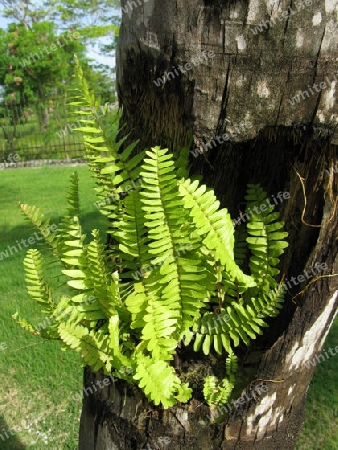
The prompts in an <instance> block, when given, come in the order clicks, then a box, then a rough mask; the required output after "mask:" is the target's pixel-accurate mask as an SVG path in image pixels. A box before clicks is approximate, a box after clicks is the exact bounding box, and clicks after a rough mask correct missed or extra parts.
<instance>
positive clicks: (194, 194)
mask: <svg viewBox="0 0 338 450" xmlns="http://www.w3.org/2000/svg"><path fill="white" fill-rule="evenodd" d="M179 188H180V193H181V195H182V197H183V198H184V207H185V208H186V209H189V210H190V214H191V216H192V218H193V221H194V223H195V226H196V233H198V235H199V236H201V237H203V244H204V245H205V246H206V247H207V248H208V249H209V250H210V251H212V252H213V253H214V254H215V258H216V259H218V260H219V261H220V263H221V265H223V266H225V267H226V271H228V272H229V273H230V274H231V277H232V278H237V280H238V281H240V282H243V283H245V284H246V286H247V287H249V286H255V284H256V283H255V282H254V280H253V278H252V277H250V276H248V275H246V274H244V273H243V272H242V270H241V269H240V268H239V267H238V265H237V264H236V263H235V261H234V236H233V235H234V227H233V223H232V221H231V218H230V215H229V213H228V211H227V210H226V209H219V205H220V203H219V201H218V200H217V199H216V197H215V195H214V193H213V191H212V190H211V189H208V188H207V187H206V186H205V185H200V184H199V182H198V181H197V180H195V181H193V182H191V181H190V180H189V179H187V180H181V181H180V182H179Z"/></svg>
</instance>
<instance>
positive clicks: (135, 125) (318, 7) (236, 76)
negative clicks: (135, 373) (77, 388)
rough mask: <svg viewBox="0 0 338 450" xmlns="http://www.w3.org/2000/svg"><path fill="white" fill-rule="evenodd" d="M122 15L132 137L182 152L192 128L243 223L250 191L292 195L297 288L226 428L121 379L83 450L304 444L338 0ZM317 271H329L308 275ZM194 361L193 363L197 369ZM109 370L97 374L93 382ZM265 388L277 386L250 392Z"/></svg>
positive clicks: (323, 312) (197, 168) (337, 56)
mask: <svg viewBox="0 0 338 450" xmlns="http://www.w3.org/2000/svg"><path fill="white" fill-rule="evenodd" d="M122 7H123V8H124V13H123V21H122V26H121V32H120V37H119V45H118V75H117V82H118V93H119V99H120V104H121V106H123V108H124V109H123V111H124V112H123V119H124V121H125V122H126V123H127V128H128V130H129V131H130V139H135V138H137V139H140V140H141V145H142V146H144V147H149V146H154V145H162V146H165V147H169V148H170V149H171V150H172V151H173V152H176V151H179V148H180V147H182V146H183V145H185V144H186V143H187V142H188V141H189V134H190V133H191V132H192V134H193V145H192V147H191V149H192V151H194V150H195V153H196V149H200V150H201V152H200V153H202V150H203V149H204V152H203V154H199V152H198V151H197V153H196V157H194V156H193V154H192V155H191V162H192V171H193V173H200V174H201V175H202V176H203V181H204V182H205V183H206V184H207V185H210V186H213V187H214V188H215V191H216V194H217V196H218V197H219V198H220V200H221V202H222V204H223V205H224V206H226V207H227V208H228V209H229V211H230V213H231V215H232V217H233V218H236V217H238V216H239V214H240V212H241V211H243V199H244V195H245V190H246V185H247V183H261V185H262V186H263V187H264V189H265V190H266V191H267V192H268V194H269V195H270V196H272V195H274V196H275V195H276V194H277V193H278V192H288V193H289V194H290V198H289V199H288V200H285V201H283V203H281V204H280V211H281V213H282V216H283V219H284V220H285V222H286V229H287V231H288V232H289V247H288V249H287V252H286V254H285V257H284V258H283V260H282V262H281V267H280V269H281V273H282V274H284V275H285V277H286V279H287V280H289V281H290V284H289V287H290V289H289V293H288V295H287V297H286V300H285V306H284V309H283V311H282V312H281V314H280V315H279V316H278V317H277V318H276V319H274V320H271V321H270V322H269V325H270V327H269V328H268V329H266V331H265V333H264V335H263V336H262V337H260V338H259V339H257V340H256V341H254V342H253V343H252V344H251V345H250V347H249V348H242V347H240V348H238V354H239V357H240V372H239V386H238V389H237V398H238V397H240V396H245V395H246V398H247V399H250V400H248V401H246V402H245V403H243V404H239V403H237V404H236V407H233V408H232V409H231V411H230V412H229V413H228V414H225V417H224V420H223V421H222V423H220V424H212V425H210V423H209V422H208V420H207V415H208V414H210V411H209V408H208V407H207V406H206V405H205V404H203V402H202V400H201V398H200V397H199V396H198V395H197V396H196V398H194V399H193V400H192V401H191V402H190V403H189V404H187V405H178V406H177V407H175V408H171V409H170V410H166V411H163V410H161V409H160V408H156V407H154V406H152V405H149V404H148V402H147V401H146V399H145V398H144V396H143V395H142V394H141V393H140V392H139V391H138V390H136V389H134V388H131V387H128V386H126V385H124V384H123V383H121V382H119V381H117V382H115V383H114V385H112V386H110V387H109V388H107V389H106V390H105V391H100V392H98V393H95V394H93V395H91V396H89V397H86V398H85V399H84V402H83V412H82V418H81V430H80V445H79V448H80V449H81V450H92V449H95V450H103V449H116V450H130V449H135V450H139V449H148V450H150V449H152V450H155V449H169V448H170V449H171V450H174V449H175V450H176V449H177V450H183V449H185V450H187V449H189V450H190V449H192V450H206V449H208V450H209V449H210V450H211V449H213V450H216V449H217V450H218V449H260V450H265V449H268V450H271V449H281V450H282V449H283V450H288V449H293V448H295V443H296V439H297V436H298V435H299V432H300V431H301V428H302V425H303V423H304V419H305V402H306V392H307V389H308V386H309V383H310V381H311V378H312V375H313V371H314V367H311V368H310V369H308V368H307V367H306V365H305V362H307V361H309V360H312V359H313V358H315V357H316V356H317V355H319V354H320V352H321V350H322V348H323V344H324V341H325V338H326V336H327V334H328V332H329V329H330V326H331V324H332V321H333V319H334V316H335V314H336V310H337V304H338V278H337V277H335V276H334V274H337V273H338V245H337V240H338V220H337V219H338V205H337V191H338V173H336V172H335V170H334V168H335V167H336V164H337V162H338V150H337V146H336V145H335V144H338V140H337V135H336V131H335V127H336V123H337V113H338V107H337V101H336V98H337V89H338V49H337V44H338V25H337V16H338V1H336V0H332V1H330V0H326V1H325V2H324V1H322V0H320V1H303V2H293V1H290V2H287V1H274V0H270V1H258V0H247V1H246V0H244V1H243V0H241V1H240V0H232V1H228V0H226V1H221V0H214V1H213V0H209V1H207V0H205V1H202V0H176V1H174V0H148V1H145V0H137V1H133V2H131V1H128V2H127V1H125V0H122ZM268 21H269V22H268ZM264 24H265V25H264ZM257 26H260V27H261V31H259V30H258V29H257V28H256V27H257ZM257 30H258V31H257ZM255 31H257V32H256V34H255ZM209 52H213V53H214V56H213V57H212V56H211V55H212V54H211V53H209ZM203 55H204V56H203ZM205 55H207V57H206V56H205ZM186 64H190V66H191V68H190V69H189V70H186V68H188V67H189V66H186ZM175 70H176V72H175ZM170 72H172V73H173V74H174V75H175V76H172V75H169V73H170ZM166 73H167V75H166ZM163 76H164V77H165V78H164V79H163V78H162V80H163V82H159V81H158V78H160V77H163ZM154 81H156V82H157V84H159V85H158V86H157V85H156V83H155V82H154ZM320 83H324V84H325V86H324V84H322V85H321V84H320ZM315 86H317V88H316V87H315ZM297 95H300V97H299V101H298V100H297V99H294V97H295V96H297ZM292 101H293V105H292ZM224 135H226V136H225V137H224V139H223V138H222V139H221V138H220V137H221V136H224ZM217 137H218V139H217ZM214 143H216V144H214ZM203 144H204V145H203ZM207 144H209V145H207ZM316 263H317V264H323V266H322V267H324V268H323V269H319V270H318V271H317V272H316V274H314V271H312V276H311V279H310V278H309V277H306V276H303V279H300V280H302V281H299V279H298V277H299V276H300V275H304V274H305V272H304V271H306V273H307V274H309V273H310V272H311V267H314V266H315V264H316ZM317 267H319V266H318V265H317ZM292 277H295V278H294V279H295V280H296V282H292V281H291V280H292ZM188 356H189V358H190V359H189V358H188ZM188 356H187V358H186V361H183V367H187V366H188V365H189V364H190V365H192V364H194V361H192V360H191V358H192V356H191V354H189V355H188ZM183 359H184V358H183ZM204 363H205V361H204ZM207 363H208V362H206V364H207ZM184 364H186V366H184ZM182 370H184V369H182ZM101 376H102V375H100V374H96V375H95V374H93V373H92V372H91V371H90V369H88V368H87V369H86V371H85V384H86V385H88V384H89V383H90V382H91V381H93V380H94V379H95V377H101ZM257 384H263V385H264V386H265V387H266V389H267V392H265V393H262V394H261V395H259V396H253V395H252V392H253V389H255V386H257Z"/></svg>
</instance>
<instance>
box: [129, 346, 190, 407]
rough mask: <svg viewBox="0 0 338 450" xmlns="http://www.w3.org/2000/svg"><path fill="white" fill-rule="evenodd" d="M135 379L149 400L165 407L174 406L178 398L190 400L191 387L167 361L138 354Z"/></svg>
mask: <svg viewBox="0 0 338 450" xmlns="http://www.w3.org/2000/svg"><path fill="white" fill-rule="evenodd" d="M133 378H134V380H136V381H137V382H138V385H139V387H140V388H141V389H142V390H143V391H144V393H145V394H146V396H147V397H148V398H149V400H151V401H153V402H154V404H155V405H159V404H160V403H161V404H162V405H163V407H164V408H165V409H166V408H170V407H171V406H174V405H175V403H176V402H177V400H178V399H181V400H184V401H188V400H189V398H190V396H191V389H190V388H188V387H187V385H182V384H181V380H180V379H179V378H178V377H177V375H176V374H175V370H174V368H173V367H170V366H169V365H168V364H167V363H166V362H165V361H161V360H160V361H156V360H153V359H152V358H150V357H149V356H145V355H143V354H142V353H139V354H138V355H137V369H136V374H135V375H134V377H133Z"/></svg>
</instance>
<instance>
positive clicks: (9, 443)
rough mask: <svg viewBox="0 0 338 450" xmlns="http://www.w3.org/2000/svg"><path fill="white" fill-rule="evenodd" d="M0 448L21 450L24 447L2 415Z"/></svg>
mask: <svg viewBox="0 0 338 450" xmlns="http://www.w3.org/2000/svg"><path fill="white" fill-rule="evenodd" d="M0 448H1V450H23V449H25V448H26V447H25V446H24V444H23V443H22V442H21V441H20V439H19V438H18V436H17V434H16V432H15V430H14V429H13V428H9V426H8V425H7V423H6V421H5V419H4V417H3V416H2V415H0Z"/></svg>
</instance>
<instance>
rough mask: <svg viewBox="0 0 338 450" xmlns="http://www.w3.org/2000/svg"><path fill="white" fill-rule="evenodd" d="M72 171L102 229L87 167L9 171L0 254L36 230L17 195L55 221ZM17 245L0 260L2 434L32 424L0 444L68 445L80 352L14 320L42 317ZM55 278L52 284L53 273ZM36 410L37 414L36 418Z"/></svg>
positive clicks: (2, 190) (90, 222) (3, 185)
mask: <svg viewBox="0 0 338 450" xmlns="http://www.w3.org/2000/svg"><path fill="white" fill-rule="evenodd" d="M74 170H77V172H78V173H79V180H80V196H81V199H82V219H83V225H84V231H85V232H87V233H88V232H89V231H90V230H91V229H93V228H95V227H96V228H101V229H102V230H103V229H104V227H103V225H104V218H103V217H102V216H100V215H99V213H98V211H97V209H96V207H95V205H94V202H95V194H94V191H93V189H92V187H93V186H94V182H93V180H92V179H91V178H90V173H89V170H88V169H87V167H78V168H50V167H44V168H41V169H15V170H6V171H3V172H1V175H0V177H1V178H0V194H1V195H0V203H1V208H0V210H1V212H2V215H1V216H2V217H1V222H0V230H1V238H0V253H1V252H3V251H5V250H6V249H7V248H8V246H14V245H17V244H18V243H19V244H20V242H21V240H22V239H25V240H27V239H28V238H29V237H30V236H34V232H35V230H33V229H32V228H31V227H30V225H29V224H28V222H26V221H24V219H23V216H22V214H21V213H20V210H19V208H18V205H17V204H18V202H19V201H20V202H24V203H29V204H36V205H37V206H39V207H40V208H41V210H42V211H43V212H46V215H47V216H48V217H50V218H51V223H58V221H59V220H60V217H61V215H62V214H64V213H65V212H66V210H65V207H66V203H65V200H64V197H65V192H66V188H67V185H68V181H69V177H70V174H71V173H72V172H73V171H74ZM21 247H22V250H21V251H18V252H16V251H15V250H14V249H13V250H12V253H13V254H12V255H10V254H9V257H8V258H6V259H4V260H2V261H0V273H1V277H0V292H1V294H0V300H1V308H0V344H1V343H2V342H5V343H6V344H7V347H8V348H7V349H6V350H0V357H1V359H0V373H1V375H0V398H1V400H0V434H1V433H3V431H1V430H5V431H6V430H8V429H9V428H11V427H14V426H17V425H19V424H21V422H22V420H26V421H27V423H28V424H29V425H30V427H31V430H30V432H29V430H27V431H25V430H24V431H23V432H20V433H17V434H16V435H15V436H13V437H12V438H10V439H8V440H6V441H4V442H3V441H2V439H1V438H0V448H1V449H4V450H9V449H11V450H16V449H19V448H34V449H37V450H40V449H46V448H51V449H72V450H73V449H76V448H77V438H78V426H79V415H80V408H81V402H80V401H74V400H72V398H71V397H72V395H74V394H77V393H80V392H81V389H82V368H81V360H80V356H79V355H77V354H75V353H74V352H71V351H67V352H63V351H61V350H60V344H59V342H51V341H46V340H42V339H40V338H38V337H35V336H32V335H30V334H29V333H26V332H25V331H24V330H22V329H21V328H20V327H18V326H17V325H16V323H15V322H14V321H13V320H12V318H11V316H12V314H13V313H14V312H15V311H16V310H18V311H19V312H20V314H21V315H22V316H23V317H25V318H28V319H30V320H32V322H33V323H35V324H37V323H39V322H40V321H41V319H43V317H41V315H40V314H38V308H37V306H35V305H34V303H33V301H32V300H31V299H30V297H29V296H28V294H27V292H26V288H25V282H24V272H23V259H24V257H25V254H26V249H25V248H24V244H22V243H21ZM32 247H36V245H32ZM17 248H19V247H18V245H17ZM55 275H56V274H55ZM54 281H55V283H57V282H58V278H55V280H54ZM40 413H41V414H42V419H41V420H36V418H35V416H36V415H37V414H40ZM23 425H25V424H23ZM9 436H10V434H9ZM44 439H45V440H44ZM46 440H47V441H46ZM20 443H23V444H24V447H22V446H21V444H20Z"/></svg>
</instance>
